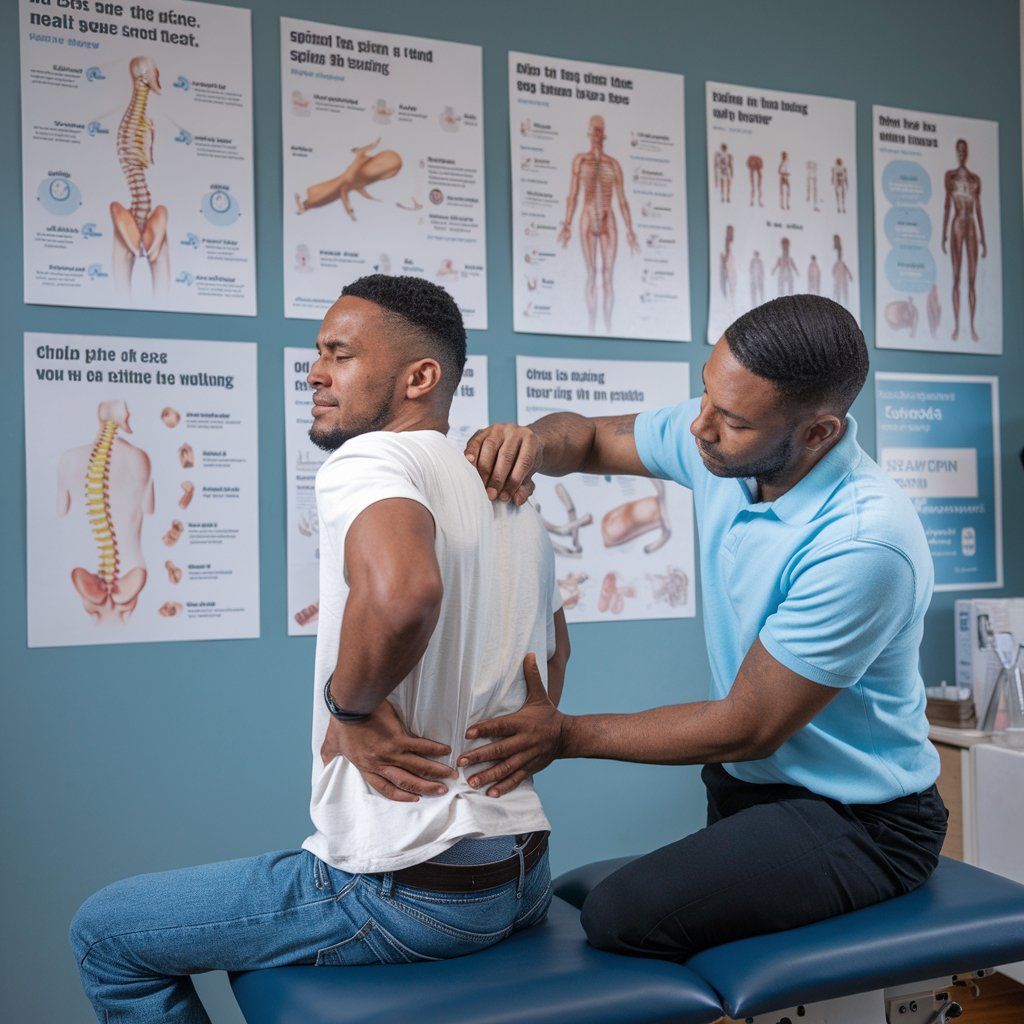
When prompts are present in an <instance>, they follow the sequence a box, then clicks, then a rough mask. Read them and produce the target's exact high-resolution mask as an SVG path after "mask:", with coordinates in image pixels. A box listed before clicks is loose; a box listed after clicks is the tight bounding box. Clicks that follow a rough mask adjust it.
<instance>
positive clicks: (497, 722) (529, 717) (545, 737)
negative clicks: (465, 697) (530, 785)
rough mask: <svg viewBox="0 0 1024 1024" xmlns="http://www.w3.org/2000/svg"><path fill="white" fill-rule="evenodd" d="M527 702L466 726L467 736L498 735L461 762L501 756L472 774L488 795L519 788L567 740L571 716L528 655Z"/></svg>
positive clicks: (474, 783) (471, 780)
mask: <svg viewBox="0 0 1024 1024" xmlns="http://www.w3.org/2000/svg"><path fill="white" fill-rule="evenodd" d="M523 670H524V672H525V674H526V702H525V703H524V704H523V706H522V707H521V708H520V709H519V710H518V711H516V712H515V713H513V714H511V715H503V716H502V717H501V718H488V719H487V720H486V721H483V722H477V723H476V724H475V725H471V726H470V727H469V729H467V730H466V739H468V740H475V739H480V738H481V737H486V738H490V739H493V741H494V742H492V743H488V744H487V745H486V746H482V747H476V748H475V749H473V750H470V751H467V752H466V753H464V754H462V755H461V756H460V757H459V760H458V765H459V767H460V768H464V767H469V766H471V765H474V764H482V763H484V762H486V761H496V762H497V764H494V765H492V766H491V767H490V768H488V769H487V770H486V771H482V772H478V773H477V774H476V775H471V776H470V777H469V784H470V785H471V786H473V787H474V788H475V789H479V790H481V791H483V792H486V794H487V795H488V796H501V795H502V794H503V793H508V792H510V791H511V790H513V789H515V788H516V786H518V785H519V783H520V782H522V781H523V779H526V778H528V777H529V776H531V775H534V774H536V773H537V772H539V771H540V770H541V769H542V768H546V767H547V766H548V765H549V764H551V762H552V761H553V760H554V759H555V758H556V757H558V756H559V755H560V754H561V753H562V751H563V749H564V745H565V728H566V723H567V722H568V718H567V716H566V715H563V714H562V712H560V711H559V710H558V708H556V707H555V705H554V704H552V703H551V701H550V700H549V698H548V694H547V691H546V690H545V689H544V682H543V680H542V679H541V677H540V669H538V668H537V658H536V657H535V656H534V655H533V654H528V655H527V656H526V661H525V663H524V665H523Z"/></svg>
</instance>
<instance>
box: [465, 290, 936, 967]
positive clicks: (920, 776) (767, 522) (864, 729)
mask: <svg viewBox="0 0 1024 1024" xmlns="http://www.w3.org/2000/svg"><path fill="white" fill-rule="evenodd" d="M867 372H868V353H867V347H866V346H865V344H864V336H863V334H862V333H861V331H860V329H859V328H858V326H857V324H856V321H855V320H854V319H853V317H852V316H851V315H850V314H849V313H848V312H847V311H846V310H845V309H843V307H842V306H840V305H838V304H837V303H835V302H832V301H831V300H829V299H825V298H821V297H819V296H813V295H797V296H788V297H784V298H780V299H776V300H773V301H772V302H769V303H766V304H765V305H763V306H760V307H758V308H757V309H755V310H752V311H751V312H750V313H747V314H745V315H744V316H743V317H741V318H740V319H739V320H737V321H736V322H735V323H734V324H733V325H732V326H731V327H730V328H729V329H728V330H727V331H726V333H725V336H724V337H723V338H721V339H720V340H719V342H718V343H717V345H716V346H715V347H714V349H713V351H712V354H711V357H710V359H709V360H708V362H707V364H706V366H705V367H704V372H703V385H704V387H703V394H702V396H701V397H700V398H699V399H693V400H690V401H685V402H683V403H682V404H680V405H678V406H676V407H674V408H666V409H660V410H657V411H655V412H648V413H641V414H639V415H631V416H615V417H604V418H596V419H586V418H584V417H581V416H576V415H574V414H570V413H559V414H555V415H552V416H546V417H544V418H543V419H541V420H539V421H537V422H536V423H533V424H531V425H530V426H529V427H519V426H516V425H514V424H498V425H495V426H492V427H488V428H487V429H485V430H483V431H480V432H479V433H478V434H477V435H476V436H475V437H474V438H473V439H472V440H471V441H470V444H469V446H468V448H467V452H466V454H467V458H469V459H470V461H472V462H474V463H475V464H476V466H477V468H478V470H479V471H480V475H481V477H482V479H483V480H484V483H485V485H486V486H487V488H488V493H489V494H490V496H491V498H492V499H500V500H512V501H515V502H519V503H521V502H523V501H525V500H526V499H527V497H528V496H529V494H530V493H531V492H532V490H533V485H532V483H531V477H532V475H533V474H534V473H536V472H542V473H545V474H549V475H553V476H560V475H563V474H565V473H572V472H590V473H601V474H605V473H627V474H634V475H639V476H653V477H659V478H662V479H667V480H674V481H676V482H678V483H680V484H682V485H684V486H686V487H689V488H691V489H692V491H693V498H694V508H695V510H696V516H697V525H698V532H699V537H700V552H701V573H702V579H703V601H704V621H705V630H706V636H707V644H708V655H709V658H710V662H711V674H712V683H711V694H710V699H709V700H707V701H697V702H693V703H689V704H680V705H674V706H671V707H662V708H655V709H652V710H650V711H644V712H641V713H638V714H630V715H581V716H569V715H565V714H563V713H560V712H558V711H557V710H556V709H555V708H554V707H553V706H552V705H551V704H550V703H549V702H548V701H547V700H546V699H545V697H544V695H543V690H542V688H541V687H539V685H537V684H536V681H535V682H534V684H533V685H532V686H531V696H530V699H529V700H528V701H527V703H526V704H525V705H524V706H523V708H522V710H521V711H519V712H517V713H516V714H515V715H511V716H507V717H505V718H500V719H494V720H492V721H489V722H483V723H479V724H478V725H477V726H475V727H474V728H472V729H471V730H470V732H469V733H468V735H469V736H470V737H471V738H476V737H478V736H487V737H494V738H495V739H494V741H493V742H492V743H491V744H489V745H487V746H483V747H479V748H477V749H476V750H474V751H472V752H469V753H467V754H466V755H464V756H463V757H462V758H461V759H460V764H461V765H466V766H469V765H474V764H478V763H481V762H486V761H495V760H496V761H497V762H498V763H497V764H496V765H494V767H492V768H489V769H487V770H485V771H483V772H480V773H478V775H477V776H476V777H475V779H471V780H470V781H471V784H476V785H480V786H486V787H487V788H486V792H487V793H489V794H490V795H493V796H500V795H501V794H502V793H504V792H507V791H508V790H509V789H511V788H514V786H515V785H517V784H518V782H519V781H521V779H522V778H524V777H526V776H527V775H528V774H531V773H534V772H536V771H539V770H540V769H541V768H543V767H544V766H546V765H547V764H548V763H549V762H550V761H551V760H553V759H554V758H556V757H599V758H614V759H617V760H624V761H638V762H643V763H648V764H704V765H705V767H704V769H703V772H702V778H703V780H704V782H705V784H706V786H707V790H708V825H707V827H706V828H704V829H702V830H701V831H699V832H697V833H695V834H693V835H690V836H687V837H685V838H684V839H681V840H680V841H678V842H676V843H673V844H671V845H670V846H667V847H664V848H663V849H661V850H657V851H655V852H653V853H651V854H649V855H647V856H645V857H641V858H639V859H637V860H635V861H633V862H632V863H631V864H629V865H627V866H626V867H624V868H622V869H620V870H619V871H617V872H615V873H614V874H612V875H610V876H609V877H608V878H607V879H605V880H604V881H603V882H602V883H601V884H600V885H599V886H597V888H595V889H594V890H593V892H592V893H591V894H590V896H589V898H588V899H587V902H586V904H585V906H584V913H583V921H584V925H585V927H586V929H587V935H588V937H589V939H590V941H591V942H592V943H594V944H595V945H597V946H600V947H602V948H605V949H611V950H615V951H618V952H626V953H634V954H639V955H646V956H657V957H664V958H670V959H685V958H686V957H688V956H690V955H692V954H693V953H695V952H697V951H699V950H701V949H705V948H707V947H709V946H712V945H718V944H720V943H723V942H728V941H732V940H734V939H739V938H743V937H746V936H750V935H756V934H763V933H765V932H770V931H778V930H781V929H785V928H792V927H796V926H798V925H803V924H809V923H811V922H813V921H817V920H821V919H823V918H826V917H830V916H833V915H835V914H839V913H843V912H846V911H850V910H855V909H858V908H860V907H863V906H867V905H870V904H872V903H877V902H879V901H881V900H884V899H887V898H890V897H892V896H896V895H899V894H901V893H904V892H908V891H910V890H911V889H914V888H916V887H917V886H918V885H920V884H921V883H922V882H924V881H925V880H926V879H927V878H928V876H929V875H930V874H931V872H932V871H933V870H934V868H935V865H936V862H937V856H938V853H939V850H940V848H941V845H942V840H943V838H944V836H945V830H946V817H947V815H946V810H945V807H944V806H943V804H942V800H941V798H940V797H939V795H938V792H937V790H936V789H935V785H934V783H935V779H936V778H937V776H938V771H939V760H938V755H937V754H936V752H935V749H934V748H933V747H932V746H931V744H930V743H929V742H928V726H927V722H926V720H925V716H924V707H925V694H924V686H923V683H922V680H921V676H920V673H919V671H918V652H919V648H920V645H921V639H922V633H923V627H924V616H925V611H926V610H927V608H928V602H929V600H930V598H931V592H932V582H933V572H932V562H931V556H930V554H929V551H928V545H927V542H926V540H925V536H924V531H923V529H922V527H921V524H920V521H919V519H918V517H917V514H916V512H915V511H914V509H913V506H912V505H911V503H910V501H909V500H908V499H907V498H906V497H905V495H904V494H903V493H902V491H901V490H900V489H899V488H898V487H897V486H896V485H895V484H894V483H893V482H892V481H891V480H890V479H889V478H888V477H886V476H885V475H884V474H883V473H882V471H881V470H880V469H879V467H878V466H877V465H876V464H875V463H874V462H873V461H872V460H871V459H870V458H869V457H868V456H867V454H865V452H864V451H863V449H862V448H861V447H860V446H859V445H858V443H857V424H856V422H855V421H854V420H853V419H852V417H850V416H849V415H848V411H849V408H850V406H851V405H852V403H853V400H854V398H856V396H857V394H858V393H859V391H860V390H861V388H862V387H863V385H864V382H865V380H866V378H867Z"/></svg>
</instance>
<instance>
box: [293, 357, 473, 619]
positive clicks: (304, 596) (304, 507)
mask: <svg viewBox="0 0 1024 1024" xmlns="http://www.w3.org/2000/svg"><path fill="white" fill-rule="evenodd" d="M315 359H316V353H315V352H314V351H313V350H312V349H310V348H286V349H285V350H284V416H285V420H284V444H285V452H286V455H285V458H286V460H287V466H286V472H287V489H288V495H287V504H288V544H287V547H288V635H289V636H315V635H316V627H317V619H318V618H319V612H320V524H319V520H318V519H317V514H316V489H315V485H316V473H317V470H318V469H319V468H320V466H321V465H322V464H323V462H324V460H325V459H326V458H327V455H328V453H327V452H325V451H323V450H322V449H320V448H318V447H317V446H316V445H315V444H313V442H312V441H311V440H310V439H309V428H310V425H311V424H312V422H313V417H312V414H311V413H310V407H311V404H312V392H313V389H312V388H311V387H310V386H309V384H308V383H307V382H306V377H307V376H308V375H309V370H310V367H311V366H312V365H313V361H314V360H315ZM487 423H488V415H487V356H476V355H474V356H470V357H469V358H468V359H467V360H466V368H465V370H464V371H463V374H462V382H461V383H460V384H459V388H458V390H457V391H456V392H455V397H454V399H453V400H452V409H451V415H450V416H449V424H450V429H449V431H448V436H449V437H450V438H451V439H452V440H453V441H454V442H455V443H456V444H458V445H459V446H460V447H461V448H464V447H465V445H466V442H467V441H468V440H469V439H470V437H472V436H473V434H474V433H476V431H478V430H479V429H480V428H481V427H485V426H487Z"/></svg>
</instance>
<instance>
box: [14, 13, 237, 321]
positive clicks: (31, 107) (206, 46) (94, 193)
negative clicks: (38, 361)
mask: <svg viewBox="0 0 1024 1024" xmlns="http://www.w3.org/2000/svg"><path fill="white" fill-rule="evenodd" d="M21 131H22V190H23V204H22V205H23V210H24V256H25V301H26V302H33V303H39V304H42V305H48V306H102V307H107V308H114V309H156V310H169V311H173V312H180V313H233V314H239V315H245V316H255V314H256V253H255V230H254V221H253V218H254V214H255V206H254V198H253V153H252V139H253V133H252V33H251V29H250V17H249V12H248V11H246V10H241V9H239V8H234V7H223V6H220V5H216V4H204V3H193V2H190V0H175V2H174V3H170V2H161V0H137V2H133V3H131V4H128V3H102V4H101V3H97V2H92V3H91V4H90V3H89V2H87V0H83V2H78V0H75V2H73V3H72V2H70V0H53V2H51V0H21Z"/></svg>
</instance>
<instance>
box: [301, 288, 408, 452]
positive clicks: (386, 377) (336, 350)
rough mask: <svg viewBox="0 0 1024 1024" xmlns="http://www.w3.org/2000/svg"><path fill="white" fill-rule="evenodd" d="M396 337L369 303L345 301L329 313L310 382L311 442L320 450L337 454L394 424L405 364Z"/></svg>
mask: <svg viewBox="0 0 1024 1024" xmlns="http://www.w3.org/2000/svg"><path fill="white" fill-rule="evenodd" d="M393 333H394V332H393V331H389V330H388V326H387V322H386V320H385V317H384V314H383V311H382V310H381V309H380V307H379V306H376V305H374V303H372V302H368V301H367V300H366V299H357V298H354V297H352V296H344V297H343V298H340V299H338V301H337V302H335V303H334V305H333V306H331V308H330V309H329V310H328V311H327V316H325V317H324V320H323V323H322V324H321V325H320V331H319V333H318V334H317V338H316V347H317V359H316V362H314V363H313V366H312V368H311V369H310V371H309V375H308V376H307V377H306V382H307V383H308V384H309V385H310V387H312V388H313V410H312V412H313V424H312V426H311V427H310V428H309V439H310V440H311V441H312V442H313V443H314V444H315V445H317V446H318V447H320V448H323V449H324V450H325V451H334V450H335V449H336V448H340V447H341V446H342V445H343V444H344V443H345V442H346V441H348V440H350V439H351V438H353V437H358V436H359V435H360V434H367V433H369V432H370V431H372V430H383V429H384V428H385V427H386V426H387V425H388V424H389V423H390V422H391V420H392V419H393V415H392V410H393V409H394V408H396V407H397V405H398V403H399V401H400V398H401V396H400V394H399V388H398V379H399V376H400V374H401V371H402V369H403V368H404V366H405V362H406V360H405V358H404V355H405V353H404V350H403V348H402V346H401V344H400V343H397V342H396V340H395V339H394V337H393Z"/></svg>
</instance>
